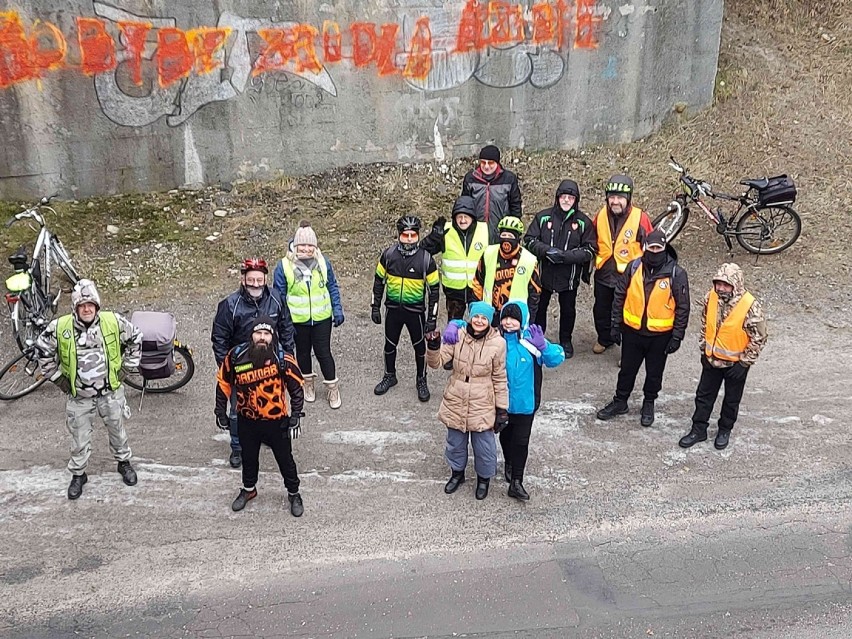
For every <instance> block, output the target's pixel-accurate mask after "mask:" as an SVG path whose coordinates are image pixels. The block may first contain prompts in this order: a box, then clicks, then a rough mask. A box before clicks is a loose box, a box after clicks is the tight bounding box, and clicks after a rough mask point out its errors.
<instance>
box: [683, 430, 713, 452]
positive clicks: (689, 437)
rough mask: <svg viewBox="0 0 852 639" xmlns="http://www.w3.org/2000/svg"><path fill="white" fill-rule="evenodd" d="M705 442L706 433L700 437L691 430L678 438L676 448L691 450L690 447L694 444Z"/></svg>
mask: <svg viewBox="0 0 852 639" xmlns="http://www.w3.org/2000/svg"><path fill="white" fill-rule="evenodd" d="M706 441H707V433H704V434H703V435H702V434H700V433H698V432H696V431H694V430H691V431H689V432H688V433H687V434H686V435H684V436H683V437H681V438H680V441H679V442H678V446H680V447H681V448H691V447H692V446H695V444H697V443H698V442H706Z"/></svg>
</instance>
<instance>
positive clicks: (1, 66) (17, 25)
mask: <svg viewBox="0 0 852 639" xmlns="http://www.w3.org/2000/svg"><path fill="white" fill-rule="evenodd" d="M0 51H2V55H0V87H3V88H6V87H8V86H10V85H12V84H15V83H16V82H20V81H21V80H28V79H30V78H31V77H32V67H31V65H30V55H29V54H30V46H29V42H28V41H27V36H26V34H25V33H24V26H23V25H22V24H21V19H20V17H18V14H17V13H15V12H14V11H4V12H2V13H0Z"/></svg>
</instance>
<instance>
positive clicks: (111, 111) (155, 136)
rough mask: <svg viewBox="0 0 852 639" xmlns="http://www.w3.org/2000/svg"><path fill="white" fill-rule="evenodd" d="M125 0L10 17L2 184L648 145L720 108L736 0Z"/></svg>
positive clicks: (24, 190)
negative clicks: (697, 111)
mask: <svg viewBox="0 0 852 639" xmlns="http://www.w3.org/2000/svg"><path fill="white" fill-rule="evenodd" d="M110 1H111V2H112V3H113V4H108V3H106V2H97V1H96V2H94V3H91V2H83V1H81V0H38V1H36V0H20V1H19V2H18V3H17V4H15V5H12V6H11V7H8V8H7V9H4V10H3V11H2V12H0V126H2V135H3V145H2V147H0V197H4V198H12V197H15V198H18V197H33V196H36V195H40V194H44V193H47V192H54V191H59V192H61V193H62V194H63V195H65V196H73V195H80V196H84V195H90V194H107V193H116V192H127V191H140V190H141V191H144V190H157V189H166V188H171V187H174V186H179V185H183V184H192V183H200V182H216V181H221V180H233V179H235V178H237V177H271V176H273V175H275V173H276V172H277V171H284V172H287V173H303V172H312V171H317V170H322V169H327V168H329V167H334V166H341V165H346V164H350V163H366V162H376V161H410V160H429V159H437V160H442V159H444V158H450V157H453V156H459V155H468V154H473V153H475V151H476V150H477V149H478V148H479V147H480V146H481V145H482V144H484V143H487V142H492V141H493V142H496V143H497V144H499V145H502V146H506V147H521V148H528V149H544V148H547V149H568V148H577V147H579V146H582V145H586V144H592V143H599V142H613V141H628V140H632V139H636V138H639V137H642V136H645V135H647V134H648V133H650V132H652V131H653V130H654V129H656V128H657V127H658V126H659V125H660V123H661V122H662V121H663V120H664V119H665V118H666V117H667V116H668V114H670V113H671V110H672V107H673V105H674V104H675V103H686V104H687V105H689V107H690V108H691V109H693V108H700V107H704V106H706V105H708V104H709V103H710V100H711V98H712V92H713V83H714V77H715V72H716V65H717V58H718V51H719V36H720V31H721V23H722V9H723V0H622V2H615V1H612V0H597V1H596V0H550V1H548V2H544V1H542V2H540V3H538V4H532V3H530V4H521V5H516V4H512V3H511V2H504V1H502V0H493V1H492V2H490V3H480V4H474V3H473V0H471V2H469V3H467V4H466V3H465V2H464V1H463V0H453V1H452V2H446V3H442V2H440V1H439V0H395V1H394V2H386V1H385V0H348V1H347V0H329V1H328V2H316V1H314V2H308V1H307V0H299V1H296V2H283V1H281V0H192V1H188V0H177V1H175V0H171V1H168V2H167V1H166V0H123V1H121V2H119V0H110ZM118 5H120V7H119V6H118Z"/></svg>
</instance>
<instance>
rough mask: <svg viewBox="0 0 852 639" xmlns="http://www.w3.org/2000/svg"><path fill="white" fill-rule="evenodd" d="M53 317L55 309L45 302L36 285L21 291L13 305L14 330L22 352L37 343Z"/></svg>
mask: <svg viewBox="0 0 852 639" xmlns="http://www.w3.org/2000/svg"><path fill="white" fill-rule="evenodd" d="M52 317H53V310H52V309H51V308H50V307H49V305H48V304H46V303H45V301H44V299H43V297H42V295H41V293H40V291H38V290H36V288H35V285H33V287H32V288H30V289H29V290H26V291H21V293H20V295H19V296H18V301H17V302H15V303H14V305H13V306H12V330H13V331H14V333H15V341H16V342H17V343H18V348H20V349H21V352H23V351H26V350H27V349H28V348H29V347H30V346H32V344H34V343H35V341H36V339H37V338H38V336H39V335H40V334H41V332H42V331H43V330H44V327H46V326H47V324H48V323H49V322H50V320H51V318H52Z"/></svg>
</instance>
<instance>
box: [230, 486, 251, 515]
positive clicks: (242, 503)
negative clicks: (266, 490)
mask: <svg viewBox="0 0 852 639" xmlns="http://www.w3.org/2000/svg"><path fill="white" fill-rule="evenodd" d="M255 497H257V488H252V489H251V490H246V489H245V488H240V494H239V495H237V498H236V499H235V500H234V503H233V504H231V510H233V511H234V512H235V513H236V512H239V511H241V510H242V509H243V508H245V507H246V504H247V503H249V502H250V501H251V500H252V499H254V498H255Z"/></svg>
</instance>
